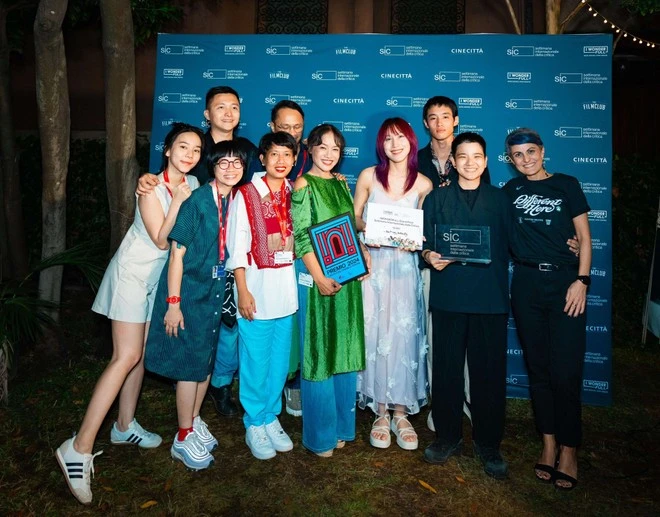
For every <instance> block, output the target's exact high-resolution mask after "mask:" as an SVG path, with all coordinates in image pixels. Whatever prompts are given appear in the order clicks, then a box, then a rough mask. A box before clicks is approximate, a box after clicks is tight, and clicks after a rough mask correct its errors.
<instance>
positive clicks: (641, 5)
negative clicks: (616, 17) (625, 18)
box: [616, 0, 660, 16]
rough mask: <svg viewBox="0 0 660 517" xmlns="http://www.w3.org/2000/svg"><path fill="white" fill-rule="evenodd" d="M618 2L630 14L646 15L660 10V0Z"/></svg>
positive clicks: (622, 0)
mask: <svg viewBox="0 0 660 517" xmlns="http://www.w3.org/2000/svg"><path fill="white" fill-rule="evenodd" d="M616 3H618V4H619V5H620V6H621V7H625V8H626V9H628V11H630V12H631V13H632V14H640V15H642V16H647V15H649V14H654V13H659V12H660V0H620V1H619V2H616Z"/></svg>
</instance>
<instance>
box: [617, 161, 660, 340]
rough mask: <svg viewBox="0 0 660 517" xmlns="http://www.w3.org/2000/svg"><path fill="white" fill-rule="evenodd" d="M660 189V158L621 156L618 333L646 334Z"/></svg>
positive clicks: (618, 189)
mask: <svg viewBox="0 0 660 517" xmlns="http://www.w3.org/2000/svg"><path fill="white" fill-rule="evenodd" d="M659 194H660V161H658V160H655V161H654V160H649V159H647V158H642V157H640V156H632V157H627V158H622V157H618V156H617V157H616V158H615V160H614V170H613V178H612V254H613V266H614V267H613V282H614V286H613V316H614V325H615V326H617V327H618V329H617V330H618V331H617V333H616V334H615V337H617V336H618V337H619V338H624V339H627V340H628V341H629V340H630V336H638V335H640V334H641V328H640V322H641V314H642V307H643V303H644V293H646V288H647V285H648V284H647V282H648V280H649V273H650V269H651V256H652V253H653V243H654V239H655V222H656V214H657V210H658V195H659Z"/></svg>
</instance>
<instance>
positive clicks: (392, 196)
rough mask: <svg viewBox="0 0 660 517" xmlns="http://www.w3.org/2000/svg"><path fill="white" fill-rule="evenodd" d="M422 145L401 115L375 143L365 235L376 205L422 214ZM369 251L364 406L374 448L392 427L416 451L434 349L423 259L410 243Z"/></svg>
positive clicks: (365, 174)
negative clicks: (416, 420)
mask: <svg viewBox="0 0 660 517" xmlns="http://www.w3.org/2000/svg"><path fill="white" fill-rule="evenodd" d="M417 147H418V146H417V137H416V136H415V133H414V132H413V130H412V128H411V127H410V124H408V122H406V121H405V120H403V119H402V118H398V117H396V118H388V119H387V120H385V121H384V122H383V124H382V125H381V127H380V129H379V131H378V135H377V138H376V151H377V154H378V160H379V163H378V165H376V166H374V167H369V168H367V169H365V170H363V171H362V172H361V173H360V176H359V178H358V181H357V185H356V188H355V199H354V207H355V217H356V223H357V227H358V230H359V231H363V230H364V229H365V220H366V212H367V210H368V206H369V204H371V203H378V204H385V205H390V206H394V207H405V208H421V206H422V202H423V201H424V198H425V197H426V195H427V194H428V193H429V192H430V191H431V190H432V189H433V185H432V183H431V181H430V180H429V179H428V178H426V177H425V176H424V175H422V174H418V173H417ZM370 253H371V276H370V277H369V278H368V279H366V280H365V281H364V282H363V284H362V297H363V305H364V328H365V346H366V359H367V366H366V369H365V370H364V371H362V372H360V373H359V374H358V388H357V391H358V395H359V401H358V404H359V406H360V407H361V408H362V409H364V408H365V407H366V406H368V407H370V408H371V410H372V411H373V412H374V413H375V414H376V420H375V421H374V423H373V426H372V428H371V434H370V436H369V442H370V443H371V445H372V446H374V447H377V448H381V449H384V448H387V447H389V446H390V443H391V437H390V429H391V430H392V432H393V433H394V435H395V436H396V439H397V444H398V445H399V447H401V448H402V449H405V450H415V449H417V447H418V441H417V434H416V433H415V430H414V429H413V427H412V425H411V424H410V422H409V421H408V415H411V414H415V413H418V412H419V410H420V407H421V406H423V405H424V404H426V402H427V379H426V353H427V351H428V345H427V343H426V331H425V324H424V321H425V309H424V299H423V296H422V284H421V278H420V271H419V269H418V266H417V264H418V257H417V253H416V252H415V249H414V248H412V249H411V248H409V247H406V245H405V244H404V245H402V246H400V247H398V248H393V247H377V246H376V247H373V248H372V250H371V251H370ZM390 410H392V411H393V415H392V416H393V418H392V419H391V418H390Z"/></svg>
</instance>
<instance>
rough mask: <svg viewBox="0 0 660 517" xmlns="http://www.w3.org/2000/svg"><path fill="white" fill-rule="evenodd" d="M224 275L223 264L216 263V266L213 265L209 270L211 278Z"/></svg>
mask: <svg viewBox="0 0 660 517" xmlns="http://www.w3.org/2000/svg"><path fill="white" fill-rule="evenodd" d="M225 275H226V272H225V265H224V264H218V265H217V266H213V269H212V271H211V277H212V278H224V276H225Z"/></svg>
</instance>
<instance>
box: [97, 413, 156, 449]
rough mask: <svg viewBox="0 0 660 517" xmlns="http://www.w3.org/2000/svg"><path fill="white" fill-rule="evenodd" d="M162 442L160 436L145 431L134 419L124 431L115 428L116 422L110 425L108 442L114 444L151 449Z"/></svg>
mask: <svg viewBox="0 0 660 517" xmlns="http://www.w3.org/2000/svg"><path fill="white" fill-rule="evenodd" d="M162 442H163V439H162V438H161V437H160V436H158V435H157V434H155V433H150V432H149V431H146V430H145V429H144V428H143V427H142V426H141V425H140V424H138V422H137V420H135V419H133V421H132V422H131V423H130V424H128V429H126V431H120V430H119V429H118V428H117V422H115V423H114V424H113V425H112V430H111V431H110V443H112V444H114V445H137V446H138V447H142V448H144V449H153V448H154V447H158V446H159V445H160V444H161V443H162Z"/></svg>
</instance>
